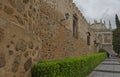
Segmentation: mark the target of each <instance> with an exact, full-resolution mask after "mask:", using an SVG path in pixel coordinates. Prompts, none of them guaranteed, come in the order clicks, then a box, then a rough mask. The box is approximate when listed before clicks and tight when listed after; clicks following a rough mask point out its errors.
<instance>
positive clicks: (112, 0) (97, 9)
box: [73, 0, 120, 28]
mask: <svg viewBox="0 0 120 77" xmlns="http://www.w3.org/2000/svg"><path fill="white" fill-rule="evenodd" d="M73 1H74V2H75V3H76V5H77V6H78V8H79V9H80V10H81V12H82V13H83V15H84V16H85V17H86V19H87V21H88V22H89V21H90V22H91V23H92V22H93V20H94V19H96V20H98V21H99V20H100V19H103V20H106V23H108V21H109V20H110V21H111V22H112V25H113V26H112V27H113V28H115V20H114V19H115V17H114V16H115V14H118V16H119V17H120V0H73Z"/></svg>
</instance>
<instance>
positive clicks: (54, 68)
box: [32, 53, 106, 77]
mask: <svg viewBox="0 0 120 77" xmlns="http://www.w3.org/2000/svg"><path fill="white" fill-rule="evenodd" d="M105 58H106V54H105V53H97V54H92V55H87V56H81V57H75V58H68V59H64V60H54V61H44V62H39V63H38V64H36V65H35V66H34V67H33V68H32V77H86V76H87V75H88V74H89V73H90V72H91V71H92V70H93V69H94V68H95V67H96V66H97V65H98V64H100V63H101V62H102V61H103V60H104V59H105Z"/></svg>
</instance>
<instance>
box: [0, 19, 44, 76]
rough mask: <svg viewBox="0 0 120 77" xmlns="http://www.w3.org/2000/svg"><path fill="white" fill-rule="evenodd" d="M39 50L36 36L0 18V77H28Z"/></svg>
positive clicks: (40, 45)
mask: <svg viewBox="0 0 120 77" xmlns="http://www.w3.org/2000/svg"><path fill="white" fill-rule="evenodd" d="M41 48H42V42H41V40H40V39H39V38H38V37H37V36H36V35H34V34H33V33H30V32H28V31H25V30H24V29H22V28H20V27H19V26H17V25H15V24H13V23H11V22H9V21H7V20H4V19H1V18H0V77H30V75H31V67H32V66H33V65H34V64H36V63H37V62H38V61H39V60H40V59H41V58H40V52H41Z"/></svg>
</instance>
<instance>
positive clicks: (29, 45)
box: [28, 41, 34, 49]
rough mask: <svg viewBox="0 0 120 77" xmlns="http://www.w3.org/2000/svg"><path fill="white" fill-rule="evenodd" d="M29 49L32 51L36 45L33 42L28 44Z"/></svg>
mask: <svg viewBox="0 0 120 77" xmlns="http://www.w3.org/2000/svg"><path fill="white" fill-rule="evenodd" d="M28 47H29V48H30V49H33V47H34V45H33V42H32V41H30V42H28Z"/></svg>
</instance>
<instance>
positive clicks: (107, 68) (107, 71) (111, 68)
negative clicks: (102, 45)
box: [87, 58, 120, 77]
mask: <svg viewBox="0 0 120 77" xmlns="http://www.w3.org/2000/svg"><path fill="white" fill-rule="evenodd" d="M87 77H120V62H119V61H118V59H117V58H111V59H106V60H105V61H103V62H102V63H101V64H100V65H99V66H98V67H96V68H95V69H94V71H93V72H92V73H91V74H90V75H89V76H87Z"/></svg>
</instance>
